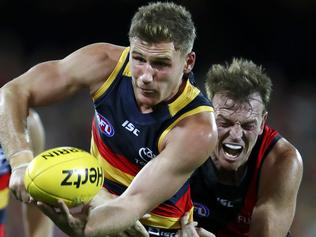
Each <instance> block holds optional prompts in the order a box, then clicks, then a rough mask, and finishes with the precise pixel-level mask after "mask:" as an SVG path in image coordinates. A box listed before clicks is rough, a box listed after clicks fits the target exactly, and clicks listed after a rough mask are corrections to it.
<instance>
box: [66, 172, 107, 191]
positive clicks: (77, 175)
mask: <svg viewBox="0 0 316 237" xmlns="http://www.w3.org/2000/svg"><path fill="white" fill-rule="evenodd" d="M62 173H63V174H65V175H66V177H65V179H64V180H63V181H62V182H61V184H60V185H66V186H67V185H74V186H76V188H79V187H80V185H85V184H86V183H87V182H90V183H91V184H95V185H96V186H99V184H100V183H102V181H103V180H104V176H103V172H102V169H101V168H99V167H98V168H97V169H96V168H94V167H92V168H90V169H88V168H85V169H84V170H78V169H74V170H62ZM72 179H75V181H71V180H72Z"/></svg>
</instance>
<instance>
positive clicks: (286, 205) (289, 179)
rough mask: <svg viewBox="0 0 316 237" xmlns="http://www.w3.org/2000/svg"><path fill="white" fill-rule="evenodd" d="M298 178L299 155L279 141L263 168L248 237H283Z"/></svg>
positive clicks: (292, 205) (293, 210) (296, 191)
mask: <svg viewBox="0 0 316 237" xmlns="http://www.w3.org/2000/svg"><path fill="white" fill-rule="evenodd" d="M301 177H302V162H301V157H300V155H299V153H298V152H297V150H296V149H295V148H293V147H292V146H291V145H289V144H288V143H287V142H286V141H284V140H280V141H279V142H278V143H277V144H276V147H275V148H274V149H273V151H272V153H271V154H269V156H268V157H267V159H266V161H265V164H264V165H263V167H262V172H261V178H260V182H259V190H258V200H257V203H256V206H255V209H254V212H253V215H252V224H251V233H252V235H251V236H278V235H279V234H281V235H282V234H284V236H285V233H287V231H288V230H289V228H290V226H291V224H292V221H293V218H294V214H295V208H296V198H297V193H298V189H299V185H300V182H301ZM268 231H269V232H268ZM264 232H267V233H266V235H264V234H263V233H264ZM260 233H261V234H260Z"/></svg>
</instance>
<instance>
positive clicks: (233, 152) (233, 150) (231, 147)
mask: <svg viewBox="0 0 316 237" xmlns="http://www.w3.org/2000/svg"><path fill="white" fill-rule="evenodd" d="M222 148H223V151H224V154H225V157H226V159H228V160H231V161H235V160H237V159H238V157H239V155H240V154H241V153H242V151H243V149H244V147H243V146H241V145H238V144H232V143H223V145H222Z"/></svg>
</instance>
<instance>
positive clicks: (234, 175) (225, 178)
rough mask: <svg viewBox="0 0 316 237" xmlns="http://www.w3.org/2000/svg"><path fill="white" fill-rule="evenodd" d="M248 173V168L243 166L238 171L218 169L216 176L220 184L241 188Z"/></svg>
mask: <svg viewBox="0 0 316 237" xmlns="http://www.w3.org/2000/svg"><path fill="white" fill-rule="evenodd" d="M246 173H247V166H246V165H243V166H241V167H239V168H238V169H237V170H225V169H223V168H218V169H217V172H216V175H217V180H218V182H220V183H222V184H226V185H234V186H239V185H240V183H241V182H242V181H243V179H244V178H245V175H246Z"/></svg>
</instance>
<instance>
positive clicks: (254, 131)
mask: <svg viewBox="0 0 316 237" xmlns="http://www.w3.org/2000/svg"><path fill="white" fill-rule="evenodd" d="M213 106H214V110H215V116H216V124H217V128H218V136H219V139H218V144H217V147H216V149H215V151H214V158H213V159H214V161H215V164H217V166H219V167H221V168H222V169H224V170H231V171H237V170H238V168H239V167H241V166H242V165H243V164H245V163H246V161H247V160H248V158H249V156H250V153H251V150H252V149H253V147H254V145H255V143H256V141H257V138H258V136H259V135H260V134H261V133H262V131H263V126H264V123H265V120H266V117H267V113H265V112H264V105H263V103H262V100H261V97H260V95H259V94H258V93H254V94H252V95H251V96H249V98H248V101H247V102H244V103H240V102H237V101H234V100H232V99H230V98H229V97H228V96H227V95H225V94H215V96H214V97H213Z"/></svg>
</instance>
